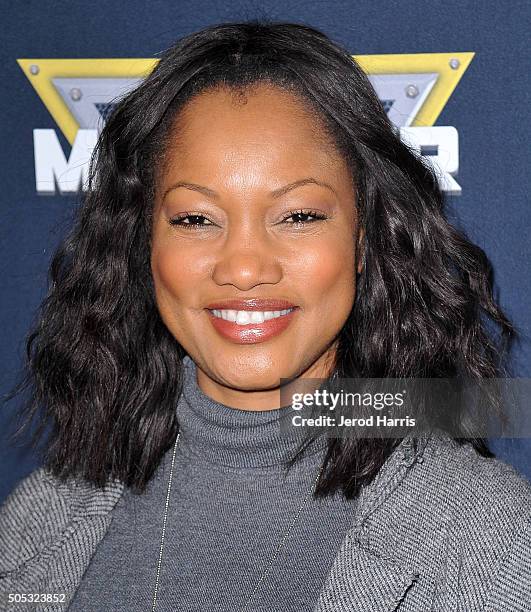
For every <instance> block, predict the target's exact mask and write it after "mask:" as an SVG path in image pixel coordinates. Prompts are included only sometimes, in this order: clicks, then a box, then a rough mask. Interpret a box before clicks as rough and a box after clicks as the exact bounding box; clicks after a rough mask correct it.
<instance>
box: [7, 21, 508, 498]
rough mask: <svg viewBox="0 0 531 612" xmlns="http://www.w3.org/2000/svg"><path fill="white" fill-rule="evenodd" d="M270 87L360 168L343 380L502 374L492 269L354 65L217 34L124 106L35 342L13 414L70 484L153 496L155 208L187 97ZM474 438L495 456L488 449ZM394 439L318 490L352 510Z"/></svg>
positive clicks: (261, 28)
mask: <svg viewBox="0 0 531 612" xmlns="http://www.w3.org/2000/svg"><path fill="white" fill-rule="evenodd" d="M261 82H263V83H269V84H273V85H275V86H278V87H281V88H284V89H285V90H288V91H290V92H292V93H294V94H296V95H298V96H299V97H300V98H301V99H302V100H303V101H305V103H306V104H307V107H308V109H309V110H311V112H313V113H314V114H315V117H316V118H319V119H320V120H322V121H323V124H324V125H325V126H326V129H327V130H328V133H329V135H330V136H331V137H332V138H333V140H334V142H335V143H336V145H337V147H338V150H340V151H341V153H342V154H343V155H344V156H345V159H346V160H347V161H348V164H349V167H350V168H351V170H352V177H353V181H354V183H355V186H356V193H357V202H355V203H354V202H353V205H355V206H357V209H358V214H359V218H360V222H361V224H362V226H363V227H364V229H365V236H364V252H363V258H362V263H363V272H362V273H361V274H360V275H359V277H358V279H357V294H356V299H355V303H354V306H353V309H352V312H351V313H350V315H349V317H348V320H347V321H346V323H345V325H344V327H343V329H342V330H341V332H340V334H339V338H338V339H337V340H338V350H337V359H336V364H335V366H336V367H335V375H339V376H340V377H355V376H364V377H378V378H383V377H419V378H440V377H445V378H452V377H458V376H466V377H471V378H473V379H480V378H491V377H496V376H499V375H500V373H501V372H502V371H504V367H505V366H504V361H503V355H505V354H506V353H507V352H508V349H509V344H510V341H511V340H512V339H513V338H514V337H515V335H516V329H515V328H514V327H513V325H512V324H511V322H510V321H509V320H508V319H507V317H506V316H505V315H504V313H503V311H502V310H501V308H500V306H499V305H498V304H497V302H496V300H495V299H494V297H493V277H492V269H491V265H490V263H489V261H488V259H487V257H486V255H485V253H484V252H483V250H482V249H481V248H479V247H478V246H476V245H474V244H473V243H472V242H470V241H469V240H468V238H467V237H466V235H465V233H464V232H463V231H461V230H458V229H457V228H456V227H454V226H453V225H452V224H451V223H450V222H449V221H448V219H447V215H446V214H445V202H444V198H443V195H442V193H441V190H440V188H439V186H438V182H437V177H436V175H435V173H434V171H433V169H432V168H431V166H430V165H429V164H428V163H426V162H424V161H423V160H422V158H421V157H420V156H418V155H417V154H416V153H414V152H413V151H412V150H411V149H410V148H409V147H408V146H407V145H406V144H404V143H403V142H402V141H401V140H400V138H399V135H398V134H397V130H396V129H395V128H394V126H393V125H392V123H391V122H390V120H389V119H388V117H387V115H386V113H385V111H384V109H383V107H382V104H381V103H380V101H379V100H378V98H377V96H376V93H375V91H374V89H373V87H372V86H371V84H370V82H369V80H368V79H367V77H366V75H365V74H364V72H363V71H362V70H361V69H360V67H359V66H358V65H357V64H356V62H355V61H354V60H353V58H352V56H351V55H350V54H349V53H348V52H347V51H346V50H344V49H343V48H341V47H340V46H339V45H337V44H335V43H334V42H332V41H331V40H330V39H329V38H328V37H327V36H325V35H324V34H323V33H322V32H320V31H318V30H316V29H314V28H312V27H309V26H307V25H301V24H295V23H273V22H269V21H267V20H253V21H248V22H245V23H228V24H221V25H217V26H213V27H207V28H205V29H203V30H201V31H199V32H196V33H193V34H191V35H189V36H186V37H184V38H182V39H180V40H179V41H177V43H176V44H175V45H174V46H172V47H171V48H169V49H168V50H166V51H165V52H163V53H162V55H161V59H160V61H159V62H158V64H157V65H156V67H155V69H154V70H153V71H152V72H151V74H149V76H148V77H147V78H146V79H145V80H143V81H142V83H141V84H140V85H139V86H138V87H137V88H135V89H134V90H133V91H130V92H129V93H127V94H126V95H124V96H122V97H121V98H120V99H118V101H117V103H116V105H115V107H114V109H113V111H112V112H111V114H110V116H109V118H108V120H107V122H106V124H105V126H104V127H103V129H102V131H101V133H100V135H99V138H98V141H97V146H96V149H95V151H94V154H93V157H92V159H91V163H90V171H89V180H88V189H87V191H86V193H85V194H80V205H79V207H78V209H77V210H76V218H75V223H74V225H73V228H72V229H71V231H70V232H69V234H68V235H67V236H66V238H65V239H64V240H63V242H62V243H61V245H60V246H59V248H58V249H57V251H56V253H55V254H54V257H53V259H52V262H51V267H50V277H49V279H50V283H49V291H48V294H47V296H46V298H45V299H44V301H43V303H42V305H41V308H40V310H39V314H38V317H37V319H36V322H35V324H34V327H33V329H32V330H31V332H30V333H29V335H28V338H27V344H26V356H27V362H26V364H25V369H24V372H23V379H22V380H21V382H20V383H18V385H17V386H16V387H15V389H14V391H12V393H11V395H10V398H12V397H14V396H15V395H16V394H17V393H19V392H20V391H22V390H23V389H24V390H27V389H30V390H31V393H30V397H29V399H28V400H27V402H25V403H24V406H23V408H22V410H21V411H20V414H22V415H24V416H25V422H24V424H23V426H22V428H21V429H19V431H18V432H17V435H18V434H20V432H21V431H23V430H24V429H25V428H26V426H28V424H29V422H30V421H32V420H33V419H34V418H35V417H36V418H37V419H38V427H37V429H36V431H35V432H34V436H33V441H34V442H36V441H38V440H39V439H40V438H41V437H42V436H43V432H44V431H45V430H46V427H47V426H48V425H49V431H48V432H47V434H48V439H47V441H46V447H45V449H46V450H45V454H44V462H45V465H46V466H47V468H48V469H49V470H51V471H52V472H53V474H54V475H55V476H57V477H59V478H61V479H66V478H68V477H71V476H81V477H83V478H85V479H87V480H88V481H90V482H92V483H93V484H95V485H96V486H100V487H101V486H104V485H105V484H106V483H107V482H108V481H109V480H110V479H115V478H116V479H119V480H121V481H122V482H124V483H125V484H126V485H127V486H129V487H131V488H132V489H134V490H136V491H139V492H142V491H143V490H144V488H145V486H146V484H147V482H148V481H149V480H150V478H151V477H152V476H153V473H154V471H155V469H156V468H157V466H158V464H159V463H160V461H161V459H162V457H163V455H164V454H165V453H166V452H167V451H168V449H169V448H170V447H171V446H172V444H173V442H174V441H175V439H176V435H177V432H178V427H179V424H178V422H177V419H176V410H175V407H176V401H177V399H178V397H179V395H180V392H181V389H182V379H183V371H182V364H181V361H182V358H183V357H184V355H185V354H186V353H185V351H184V349H183V348H182V347H181V346H180V344H179V343H178V342H177V341H176V339H175V338H174V337H173V336H172V335H171V334H170V332H169V331H168V329H167V328H166V327H165V325H164V323H163V321H162V319H161V317H160V315H159V313H158V310H157V305H156V302H155V298H154V288H153V283H152V277H151V270H150V250H151V244H150V240H151V238H150V235H151V220H152V203H153V197H154V193H155V185H156V181H157V176H158V174H157V173H158V172H159V170H160V167H161V165H162V164H163V163H164V152H165V147H166V145H167V142H168V136H169V134H170V133H171V129H172V126H173V125H174V119H175V118H176V117H177V114H178V112H179V110H180V109H182V108H183V106H184V105H185V104H186V102H187V101H189V100H190V99H191V98H192V97H193V96H195V95H197V94H199V93H201V92H202V91H205V90H207V89H208V88H215V87H220V86H223V87H229V88H232V89H233V90H234V91H235V92H242V91H244V90H245V89H246V88H252V86H253V85H254V84H257V83H261ZM463 441H467V442H470V443H471V444H472V445H473V446H474V447H475V448H476V450H477V451H478V452H479V453H480V454H482V455H484V456H487V457H493V456H494V455H493V454H492V452H491V451H490V450H489V448H488V445H487V443H486V441H485V440H484V439H482V438H459V442H460V443H462V442H463ZM398 442H399V440H397V439H396V438H395V439H389V438H386V439H354V438H341V439H338V438H330V439H329V440H328V441H327V444H328V448H327V452H326V456H325V458H324V470H323V474H322V476H321V479H320V480H319V483H318V487H317V489H316V495H328V494H332V493H333V492H334V491H336V490H342V491H343V494H344V495H345V496H346V497H347V498H351V497H353V496H355V495H356V494H357V493H358V492H359V489H360V487H361V486H363V485H366V484H368V483H369V482H370V481H371V479H373V478H374V476H375V475H376V474H377V472H378V470H379V469H380V468H381V466H382V464H383V463H384V461H385V460H386V458H387V457H388V456H389V455H390V454H391V453H392V451H393V449H394V448H396V445H397V443H398Z"/></svg>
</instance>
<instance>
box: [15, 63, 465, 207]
mask: <svg viewBox="0 0 531 612" xmlns="http://www.w3.org/2000/svg"><path fill="white" fill-rule="evenodd" d="M352 57H354V59H356V60H357V62H358V63H359V65H360V66H361V68H362V69H363V70H364V71H365V72H366V74H367V76H368V78H369V80H370V81H371V83H372V85H373V86H374V88H375V90H376V93H377V95H378V97H379V99H380V101H381V102H382V105H383V107H384V109H385V111H386V112H387V115H388V117H389V119H390V120H391V121H392V123H393V124H394V125H395V126H396V127H397V128H398V130H399V132H400V135H401V137H402V138H403V139H404V140H405V141H407V142H408V144H409V145H410V146H412V147H413V148H414V149H415V150H416V151H417V152H418V153H419V154H421V155H426V156H429V157H430V160H431V161H432V163H433V165H434V166H435V167H436V168H437V169H438V170H439V171H440V181H441V186H442V188H443V189H444V190H445V191H446V192H447V193H449V194H453V195H458V194H460V193H461V188H460V186H459V184H458V183H457V181H455V179H454V178H453V177H455V176H456V174H457V170H458V159H459V155H458V134H457V130H456V129H455V128H453V127H450V126H434V124H435V121H436V120H437V118H438V116H439V115H440V113H441V111H442V110H443V108H444V107H445V105H446V103H447V101H448V99H449V98H450V96H451V95H452V92H453V91H454V89H455V88H456V86H457V84H458V83H459V81H460V79H461V77H462V76H463V74H464V73H465V71H466V70H467V68H468V66H469V64H470V62H471V61H472V58H473V57H474V53H473V52H460V53H413V54H393V55H354V56H352ZM158 61H159V60H158V59H134V58H132V59H125V58H123V59H98V58H94V59H18V60H17V62H18V64H19V65H20V67H21V69H22V71H23V72H24V74H25V75H26V76H27V78H28V80H29V81H30V83H31V85H32V86H33V87H34V89H35V91H36V92H37V94H38V95H39V97H40V99H41V100H42V102H43V104H44V105H45V106H46V108H47V109H48V111H49V113H50V114H51V116H52V117H53V119H54V120H55V122H56V123H57V126H58V127H59V129H60V130H61V132H62V133H63V135H64V137H65V138H66V140H67V141H68V142H69V143H70V145H72V152H71V154H70V158H69V159H68V160H67V159H66V158H65V156H64V153H63V152H62V148H61V146H60V143H59V140H58V139H57V134H56V133H55V131H54V130H49V129H38V128H34V130H33V133H34V154H35V174H36V188H37V193H39V194H42V195H53V194H54V193H55V191H56V184H57V186H58V188H59V191H60V193H74V192H76V191H77V189H78V188H79V186H80V181H81V183H82V184H83V185H85V182H84V179H85V178H86V176H85V175H86V167H87V162H88V158H89V157H90V152H91V150H92V149H93V147H94V145H95V141H96V137H97V133H98V132H99V130H101V128H102V127H103V124H104V122H105V120H106V117H107V116H108V115H109V113H110V112H111V110H112V108H113V106H114V104H115V103H116V102H117V101H118V100H119V99H120V98H121V97H122V96H123V95H124V94H125V93H127V91H129V90H131V89H133V88H134V87H135V86H136V85H138V84H139V83H140V82H141V81H142V80H143V79H145V78H146V77H147V76H148V75H149V73H150V72H151V71H152V70H153V68H154V67H155V66H156V65H157V63H158Z"/></svg>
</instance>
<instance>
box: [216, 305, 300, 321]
mask: <svg viewBox="0 0 531 612" xmlns="http://www.w3.org/2000/svg"><path fill="white" fill-rule="evenodd" d="M292 310H293V308H287V309H286V310H265V311H258V310H213V311H212V314H213V315H214V316H215V317H219V318H221V319H225V320H226V321H232V322H233V323H236V324H237V325H250V324H251V323H263V322H264V321H269V319H275V318H277V317H282V316H284V315H286V314H288V313H289V312H291V311H292Z"/></svg>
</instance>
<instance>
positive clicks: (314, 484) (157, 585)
mask: <svg viewBox="0 0 531 612" xmlns="http://www.w3.org/2000/svg"><path fill="white" fill-rule="evenodd" d="M180 435H181V432H180V431H179V433H178V434H177V438H176V439H175V444H174V445H173V454H172V458H171V467H170V477H169V479H168V488H167V491H166V504H165V507H164V518H163V521H162V535H161V538H160V549H159V560H158V563H157V576H156V579H155V588H154V590H153V607H152V608H151V612H155V610H156V607H157V597H158V592H159V580H160V568H161V566H162V554H163V552H164V537H165V536H166V523H167V520H168V507H169V505H170V492H171V483H172V480H173V468H174V465H175V454H176V451H177V442H178V441H179V437H180ZM322 471H323V466H322V465H321V467H320V468H319V471H318V473H317V476H316V478H315V480H314V482H313V483H312V486H311V487H310V490H309V491H308V493H307V494H306V496H305V497H304V499H303V501H302V504H301V505H300V507H299V509H298V511H297V514H296V515H295V518H294V519H293V521H292V522H291V524H290V526H289V527H288V530H287V531H286V533H285V534H284V536H283V537H282V540H281V541H280V544H279V545H278V546H277V548H276V549H275V552H274V553H273V556H272V557H271V561H270V562H269V565H268V567H267V568H266V569H265V570H264V572H263V573H262V575H261V576H260V578H259V580H258V582H257V583H256V586H255V587H254V589H253V591H252V593H251V595H250V596H249V599H248V600H247V602H246V603H245V605H244V607H243V608H242V610H241V612H245V611H246V610H247V609H248V607H249V604H250V603H251V601H252V599H253V597H254V596H255V595H256V592H257V591H258V589H259V588H260V585H261V584H262V582H263V580H264V578H265V577H266V576H267V574H268V573H269V571H270V570H271V568H272V567H273V564H274V563H275V560H276V558H277V556H278V553H279V552H280V550H281V549H282V547H283V546H284V544H285V542H286V540H287V538H288V536H289V534H290V532H291V530H292V529H293V526H294V525H295V523H296V522H297V519H298V518H299V516H300V513H301V512H302V510H303V508H304V506H305V504H306V501H307V500H308V498H309V497H310V496H311V494H312V492H313V490H314V487H315V486H316V485H317V481H318V480H319V477H320V476H321V473H322Z"/></svg>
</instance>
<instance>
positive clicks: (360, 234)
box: [356, 227, 365, 274]
mask: <svg viewBox="0 0 531 612" xmlns="http://www.w3.org/2000/svg"><path fill="white" fill-rule="evenodd" d="M364 239H365V229H364V228H363V227H360V229H359V231H358V242H357V248H356V257H357V264H358V266H357V271H358V274H360V273H361V271H362V270H363V255H364V251H365V249H364Z"/></svg>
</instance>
